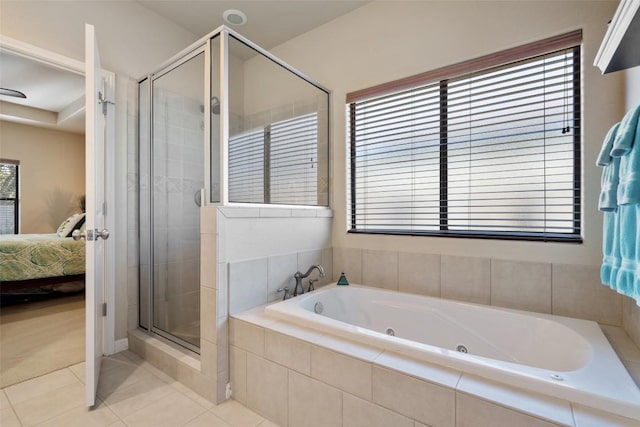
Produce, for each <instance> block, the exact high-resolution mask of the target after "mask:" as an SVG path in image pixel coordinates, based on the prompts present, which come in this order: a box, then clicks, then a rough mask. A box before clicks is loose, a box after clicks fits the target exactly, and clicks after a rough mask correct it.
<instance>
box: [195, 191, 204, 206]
mask: <svg viewBox="0 0 640 427" xmlns="http://www.w3.org/2000/svg"><path fill="white" fill-rule="evenodd" d="M193 201H194V202H196V206H198V207H202V190H198V191H196V192H195V193H194V194H193Z"/></svg>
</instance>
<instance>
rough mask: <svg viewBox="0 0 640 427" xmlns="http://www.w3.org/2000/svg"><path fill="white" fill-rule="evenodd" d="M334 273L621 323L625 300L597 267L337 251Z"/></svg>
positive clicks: (406, 289) (436, 294)
mask: <svg viewBox="0 0 640 427" xmlns="http://www.w3.org/2000/svg"><path fill="white" fill-rule="evenodd" d="M333 272H334V279H337V277H338V276H339V274H340V272H344V273H345V274H346V276H347V278H348V279H349V280H350V281H351V282H354V283H360V284H363V285H367V286H375V287H380V288H386V289H392V290H397V291H401V292H409V293H415V294H421V295H428V296H434V297H442V298H448V299H454V300H460V301H467V302H473V303H479V304H490V305H495V306H501V307H508V308H514V309H519V310H528V311H534V312H539V313H548V314H556V315H560V316H569V317H577V318H582V319H588V320H595V321H597V322H599V323H602V324H606V325H614V326H621V325H622V324H623V297H622V296H621V295H619V294H618V293H616V292H614V291H612V290H610V289H609V288H607V287H605V286H603V285H602V284H600V268H599V266H593V265H567V264H551V263H538V262H522V261H509V260H500V259H491V258H473V257H462V256H452V255H439V254H420V253H409V252H393V251H379V250H369V249H359V248H357V249H355V248H339V247H334V248H333ZM624 300H627V298H624ZM624 304H625V305H626V304H627V302H626V301H625V303H624ZM631 304H633V303H632V302H631ZM636 312H637V310H636ZM636 312H634V311H633V310H632V309H626V310H625V316H626V317H629V318H630V319H631V317H632V316H634V315H636V314H635V313H636ZM627 313H628V314H627ZM636 320H637V321H636V322H635V323H636V324H638V321H640V315H637V318H636ZM629 323H631V321H630V322H629ZM630 335H631V333H630ZM639 335H640V334H639Z"/></svg>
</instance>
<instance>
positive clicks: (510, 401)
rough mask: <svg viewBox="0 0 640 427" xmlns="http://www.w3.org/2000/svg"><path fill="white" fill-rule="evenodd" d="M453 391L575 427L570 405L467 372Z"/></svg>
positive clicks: (560, 400)
mask: <svg viewBox="0 0 640 427" xmlns="http://www.w3.org/2000/svg"><path fill="white" fill-rule="evenodd" d="M456 392H459V393H465V394H468V395H470V396H473V397H476V398H479V399H482V400H485V401H487V402H491V403H493V404H495V405H498V406H501V407H504V408H508V409H511V410H514V411H517V412H519V413H522V414H527V415H530V416H532V417H535V418H538V419H541V420H545V421H550V422H552V423H556V424H559V425H562V426H569V427H573V426H574V418H573V413H572V410H571V404H570V403H569V402H568V401H566V400H563V399H557V398H553V397H548V396H544V395H541V394H538V393H534V392H530V391H527V390H522V389H519V388H516V387H512V386H509V385H506V384H499V383H496V382H493V381H491V380H488V379H486V378H481V377H478V376H476V375H472V374H468V373H463V374H462V376H461V377H460V381H459V382H458V384H457V387H456Z"/></svg>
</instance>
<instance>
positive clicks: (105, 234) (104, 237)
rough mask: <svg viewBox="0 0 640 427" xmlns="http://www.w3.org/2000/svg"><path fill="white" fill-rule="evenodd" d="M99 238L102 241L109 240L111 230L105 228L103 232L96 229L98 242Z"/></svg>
mask: <svg viewBox="0 0 640 427" xmlns="http://www.w3.org/2000/svg"><path fill="white" fill-rule="evenodd" d="M98 237H102V240H107V239H108V238H109V230H107V229H106V228H105V229H104V230H102V231H98V229H97V228H96V240H98Z"/></svg>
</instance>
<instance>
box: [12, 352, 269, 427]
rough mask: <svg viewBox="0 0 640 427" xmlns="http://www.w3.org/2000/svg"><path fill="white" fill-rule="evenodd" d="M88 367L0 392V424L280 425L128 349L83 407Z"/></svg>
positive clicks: (108, 366)
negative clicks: (198, 389)
mask: <svg viewBox="0 0 640 427" xmlns="http://www.w3.org/2000/svg"><path fill="white" fill-rule="evenodd" d="M84 369H85V365H84V363H79V364H77V365H73V366H70V367H68V368H64V369H60V370H58V371H54V372H52V373H50V374H46V375H43V376H41V377H38V378H34V379H31V380H28V381H25V382H22V383H18V384H14V385H12V386H9V387H6V388H3V389H1V390H0V416H1V418H0V426H2V427H14V426H36V425H37V426H52V427H57V426H60V427H73V426H78V427H89V426H113V427H119V426H130V427H144V426H150V427H151V426H152V427H165V426H166V427H180V426H185V427H200V426H208V427H256V426H260V427H274V426H275V427H277V426H276V425H275V424H273V423H271V422H270V421H268V420H265V419H264V418H262V417H261V416H260V415H258V414H256V413H254V412H252V411H250V410H249V409H247V408H245V407H244V406H242V405H241V404H240V403H238V402H236V401H233V400H230V401H227V402H225V403H223V404H221V405H217V406H216V405H214V404H213V403H211V402H209V401H207V400H205V399H203V398H202V397H200V396H199V395H197V394H196V393H194V392H193V391H191V390H190V389H188V388H187V387H185V386H184V385H182V384H180V383H179V382H177V381H175V380H174V379H173V378H171V377H169V376H168V375H166V374H164V373H163V372H161V371H160V370H158V369H156V368H155V367H153V366H151V365H150V364H149V363H148V362H145V361H144V360H142V359H140V358H139V357H138V356H137V355H135V354H133V353H131V352H129V351H124V352H122V353H118V354H115V355H113V356H110V357H105V358H104V359H103V362H102V369H101V372H100V381H99V383H98V398H97V403H96V406H95V407H94V409H93V410H91V411H88V410H87V409H86V408H85V406H84Z"/></svg>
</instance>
